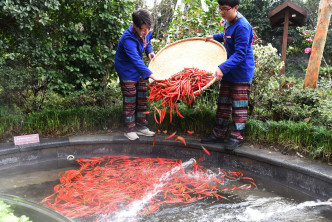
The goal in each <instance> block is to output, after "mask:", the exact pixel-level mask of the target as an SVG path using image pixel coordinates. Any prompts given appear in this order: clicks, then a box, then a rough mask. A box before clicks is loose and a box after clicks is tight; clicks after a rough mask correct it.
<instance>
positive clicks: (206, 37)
mask: <svg viewBox="0 0 332 222" xmlns="http://www.w3.org/2000/svg"><path fill="white" fill-rule="evenodd" d="M211 39H213V35H207V36H205V41H208V40H211Z"/></svg>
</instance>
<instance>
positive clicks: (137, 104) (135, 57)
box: [115, 9, 160, 140]
mask: <svg viewBox="0 0 332 222" xmlns="http://www.w3.org/2000/svg"><path fill="white" fill-rule="evenodd" d="M132 18H133V24H132V25H130V27H129V28H128V29H127V30H126V31H125V32H124V33H123V35H122V36H121V38H120V41H119V44H118V47H117V49H116V54H115V70H116V72H117V73H118V75H119V79H120V87H121V91H122V95H123V114H124V119H125V125H126V127H125V133H124V135H125V136H126V137H127V138H128V139H130V140H136V139H139V136H138V135H143V136H154V134H155V132H152V131H150V130H149V128H148V127H147V125H148V122H147V120H146V114H144V112H146V109H147V98H146V96H147V86H146V84H147V83H146V80H147V79H148V78H152V79H153V80H160V79H158V77H156V76H155V75H153V74H152V72H151V71H150V70H149V68H148V67H147V66H146V65H145V64H144V61H143V53H145V54H146V55H147V56H148V57H149V59H150V60H151V59H153V58H154V56H155V54H154V53H153V49H152V45H151V39H152V32H151V31H150V28H151V25H152V17H151V14H150V13H149V12H148V11H147V10H145V9H138V10H136V11H134V12H133V13H132Z"/></svg>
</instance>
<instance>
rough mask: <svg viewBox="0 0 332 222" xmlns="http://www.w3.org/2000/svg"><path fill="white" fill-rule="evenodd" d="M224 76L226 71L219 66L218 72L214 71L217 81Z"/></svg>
mask: <svg viewBox="0 0 332 222" xmlns="http://www.w3.org/2000/svg"><path fill="white" fill-rule="evenodd" d="M223 76H224V73H223V72H222V71H221V69H220V68H219V67H218V68H217V70H216V72H215V73H214V77H216V81H218V80H220V79H221V78H222V77H223Z"/></svg>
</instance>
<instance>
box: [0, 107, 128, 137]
mask: <svg viewBox="0 0 332 222" xmlns="http://www.w3.org/2000/svg"><path fill="white" fill-rule="evenodd" d="M120 126H123V117H122V107H121V106H112V107H107V108H101V107H98V106H93V107H83V106H81V107H78V108H77V107H76V108H71V109H66V110H60V109H49V110H43V111H40V112H33V113H30V114H26V115H22V114H16V115H15V114H14V115H12V114H9V115H4V116H0V135H1V136H0V137H2V138H4V137H11V136H14V135H21V134H31V133H35V132H38V133H39V134H40V135H41V136H48V135H52V136H63V135H71V134H77V133H85V132H92V131H94V132H98V131H107V130H108V129H111V128H119V127H120Z"/></svg>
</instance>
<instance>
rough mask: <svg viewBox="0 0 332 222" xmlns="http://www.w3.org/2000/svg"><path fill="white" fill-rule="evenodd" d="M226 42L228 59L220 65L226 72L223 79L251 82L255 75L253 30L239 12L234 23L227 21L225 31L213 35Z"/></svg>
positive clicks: (214, 37) (219, 40)
mask: <svg viewBox="0 0 332 222" xmlns="http://www.w3.org/2000/svg"><path fill="white" fill-rule="evenodd" d="M213 39H215V40H217V41H218V42H224V46H225V48H226V51H227V60H226V61H225V62H223V63H221V64H220V65H219V66H218V67H219V68H220V69H221V70H222V72H223V73H224V76H223V80H226V81H229V82H250V81H251V80H252V78H253V75H254V69H255V61H254V54H253V50H252V39H253V31H252V27H251V26H250V24H249V22H248V21H247V20H246V19H245V18H244V17H243V16H242V15H241V14H240V13H239V12H238V16H237V18H235V21H234V23H231V24H230V23H228V22H226V23H225V25H224V32H223V33H218V34H215V35H213Z"/></svg>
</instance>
